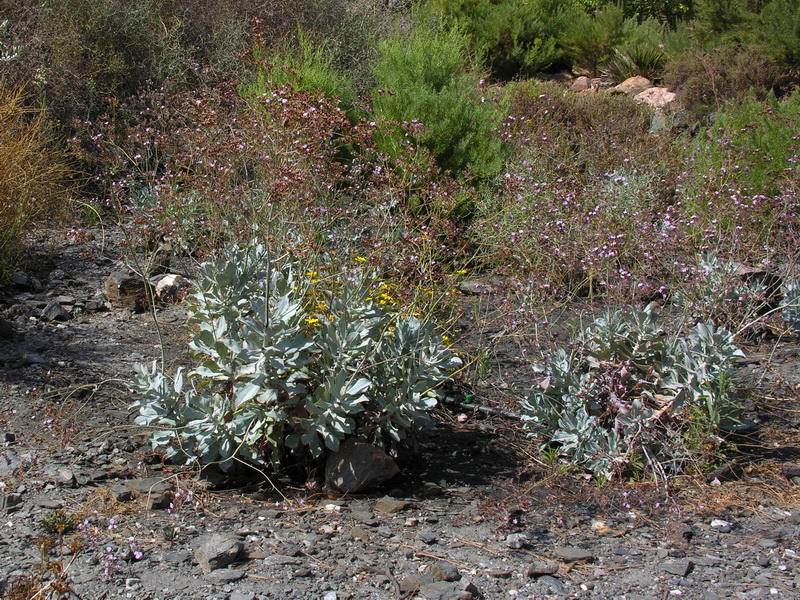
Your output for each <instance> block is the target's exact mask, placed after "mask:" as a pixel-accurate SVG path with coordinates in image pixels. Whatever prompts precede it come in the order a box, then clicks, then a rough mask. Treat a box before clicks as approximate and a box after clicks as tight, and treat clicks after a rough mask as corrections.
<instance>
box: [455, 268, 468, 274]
mask: <svg viewBox="0 0 800 600" xmlns="http://www.w3.org/2000/svg"><path fill="white" fill-rule="evenodd" d="M456 273H457V274H458V275H466V274H467V270H466V269H459V270H458V271H456Z"/></svg>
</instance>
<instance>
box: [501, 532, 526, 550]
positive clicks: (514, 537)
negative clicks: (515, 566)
mask: <svg viewBox="0 0 800 600" xmlns="http://www.w3.org/2000/svg"><path fill="white" fill-rule="evenodd" d="M527 543H528V536H527V535H525V534H524V533H511V534H509V535H508V537H506V546H507V547H508V548H511V549H512V550H519V549H520V548H524V547H525V544H527Z"/></svg>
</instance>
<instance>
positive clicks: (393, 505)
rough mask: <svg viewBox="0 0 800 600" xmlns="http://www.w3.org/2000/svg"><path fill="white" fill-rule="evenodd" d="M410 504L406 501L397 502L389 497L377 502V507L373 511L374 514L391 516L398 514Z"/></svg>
mask: <svg viewBox="0 0 800 600" xmlns="http://www.w3.org/2000/svg"><path fill="white" fill-rule="evenodd" d="M409 504H410V502H408V501H406V500H396V499H394V498H391V497H389V496H384V497H383V498H379V499H378V500H377V502H375V506H373V507H372V510H373V511H374V512H378V513H383V514H386V515H391V514H394V513H398V512H400V511H401V510H404V509H405V508H407V507H408V506H409Z"/></svg>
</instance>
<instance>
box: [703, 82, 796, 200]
mask: <svg viewBox="0 0 800 600" xmlns="http://www.w3.org/2000/svg"><path fill="white" fill-rule="evenodd" d="M797 131H800V92H795V93H793V94H791V95H790V96H788V97H786V98H783V99H781V100H777V99H775V98H774V97H772V98H768V99H766V100H764V101H761V100H757V99H755V98H752V97H750V98H749V99H746V100H743V101H740V102H731V103H728V104H726V105H725V107H724V108H723V109H722V110H720V111H719V112H718V113H717V114H716V116H715V118H714V121H713V124H712V125H711V127H709V129H708V131H707V134H706V135H705V136H698V137H697V138H696V141H695V143H694V145H693V147H692V154H693V156H694V161H693V163H692V168H693V171H694V172H695V173H697V174H698V175H699V174H707V173H709V172H710V171H714V172H717V173H719V174H720V175H721V179H722V180H723V181H724V182H725V183H726V184H727V185H729V186H733V187H737V188H739V189H741V190H742V191H744V192H745V193H753V194H765V195H774V194H777V193H780V192H782V191H784V190H787V189H789V188H792V187H793V186H796V183H797V181H798V176H800V173H798V167H797V156H798V152H800V141H798V138H797Z"/></svg>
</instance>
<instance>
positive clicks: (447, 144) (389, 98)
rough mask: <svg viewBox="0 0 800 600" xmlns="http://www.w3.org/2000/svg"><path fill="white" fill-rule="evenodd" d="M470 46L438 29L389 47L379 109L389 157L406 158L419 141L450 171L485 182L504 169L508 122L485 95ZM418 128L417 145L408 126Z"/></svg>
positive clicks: (384, 50)
mask: <svg viewBox="0 0 800 600" xmlns="http://www.w3.org/2000/svg"><path fill="white" fill-rule="evenodd" d="M467 44H468V40H467V37H466V36H465V35H464V34H463V33H462V32H461V31H460V30H459V29H458V28H455V27H451V28H444V27H442V26H441V25H438V24H434V23H431V22H426V23H420V24H419V25H417V26H416V27H415V28H414V29H413V30H412V31H411V32H410V33H409V34H408V35H403V36H400V35H397V36H394V37H392V38H390V39H388V40H386V41H385V42H383V43H382V44H381V46H380V62H379V63H378V66H377V67H376V70H375V76H376V79H377V88H376V89H375V92H374V94H373V108H374V112H375V115H376V116H378V117H380V118H382V119H383V120H384V121H386V123H387V127H388V129H387V132H386V135H385V138H384V147H385V149H386V150H387V151H388V152H389V153H390V154H392V155H395V156H396V155H399V154H400V153H401V151H402V148H403V146H405V145H407V144H409V143H411V139H413V138H416V139H415V141H416V142H417V143H419V144H421V145H423V146H425V147H426V148H427V149H428V150H429V151H430V152H431V154H432V155H433V156H434V157H435V158H436V161H437V163H438V164H439V166H440V167H442V168H443V169H447V170H451V171H453V172H461V171H465V170H468V171H470V172H471V173H472V174H474V175H477V176H479V177H486V176H490V175H492V174H494V173H496V172H497V171H498V170H499V169H500V167H501V165H502V160H503V152H502V143H501V142H500V140H499V138H498V137H497V136H496V135H495V128H496V127H497V126H498V125H499V123H500V121H501V118H502V114H501V112H500V110H499V108H498V106H497V105H496V104H495V103H494V102H492V101H491V99H488V98H486V97H485V96H482V95H481V94H482V93H485V92H482V90H481V89H480V88H479V84H480V81H479V80H480V75H479V74H478V73H477V72H476V71H474V70H473V68H472V65H471V63H470V60H469V55H468V50H467ZM417 124H418V125H419V127H416V128H415V131H416V133H414V134H413V137H412V134H411V133H409V130H408V127H407V126H408V125H417ZM410 138H411V139H410Z"/></svg>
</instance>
